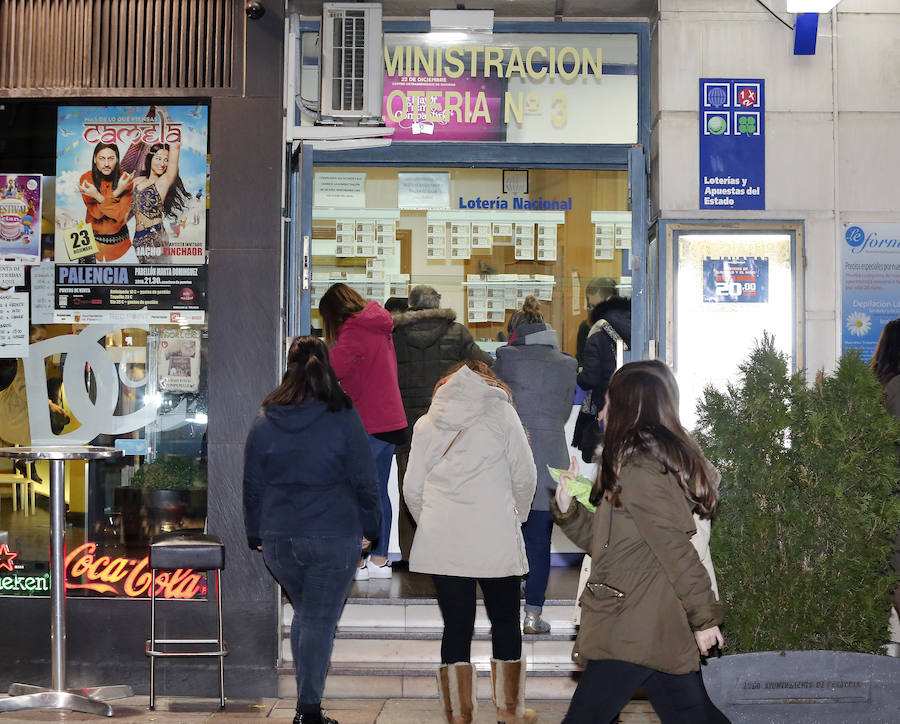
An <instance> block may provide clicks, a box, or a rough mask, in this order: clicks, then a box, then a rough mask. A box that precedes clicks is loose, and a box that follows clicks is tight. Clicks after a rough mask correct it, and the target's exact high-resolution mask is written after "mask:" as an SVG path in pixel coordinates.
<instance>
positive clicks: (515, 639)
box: [403, 361, 537, 724]
mask: <svg viewBox="0 0 900 724" xmlns="http://www.w3.org/2000/svg"><path fill="white" fill-rule="evenodd" d="M535 480H536V473H535V466H534V459H533V457H532V454H531V448H530V446H529V444H528V438H527V436H526V434H525V430H524V428H523V427H522V423H521V422H520V421H519V417H518V415H517V414H516V411H515V409H514V408H513V406H512V402H511V397H510V395H509V392H508V391H507V389H506V388H505V386H504V385H503V383H502V382H500V381H499V380H498V379H497V378H496V377H495V376H494V375H493V373H492V372H491V371H490V368H488V367H487V365H485V364H484V363H481V362H474V361H467V362H465V363H462V366H460V367H459V369H458V370H456V371H455V372H452V373H451V374H450V375H448V376H447V377H445V378H444V379H442V380H441V381H440V382H439V383H438V385H437V387H436V388H435V393H434V397H433V399H432V401H431V407H430V408H429V410H428V412H427V413H426V414H425V415H424V416H423V417H421V418H420V419H419V421H418V422H417V423H416V426H415V429H414V432H413V438H412V447H411V449H410V455H409V466H408V468H407V470H406V478H405V480H404V485H403V496H404V498H405V500H406V504H407V506H408V507H409V511H410V513H411V514H412V516H413V518H414V519H415V521H416V524H417V528H416V535H415V538H414V539H413V545H412V552H411V553H410V556H409V568H410V570H411V571H416V572H419V573H430V574H431V575H432V577H433V579H434V584H435V590H436V592H437V599H438V604H439V606H440V609H441V615H442V616H443V618H444V633H443V638H442V640H441V663H442V666H441V668H440V670H439V672H438V689H439V692H440V696H441V700H442V701H443V703H444V711H445V715H446V718H447V721H448V722H451V723H452V724H462V723H464V722H471V721H473V720H474V717H475V709H476V705H477V701H476V697H475V668H474V667H473V666H472V664H471V662H470V654H471V644H472V634H473V633H474V628H475V584H476V582H477V583H478V584H479V585H480V586H481V590H482V592H483V594H484V604H485V608H486V609H487V613H488V617H489V618H490V621H491V638H492V654H493V655H492V658H491V679H492V683H493V692H494V703H495V705H496V707H497V720H498V721H499V722H506V723H508V724H520V723H521V722H527V723H530V722H534V721H536V720H537V718H536V716H535V714H534V712H533V711H532V710H530V709H525V704H524V696H525V695H524V688H525V663H524V661H523V660H522V635H521V629H520V628H519V625H520V613H519V607H520V601H519V591H520V588H519V587H520V581H521V577H522V575H524V574H525V573H527V572H528V562H527V559H526V557H525V543H524V541H523V539H522V531H521V525H522V523H524V522H525V521H526V520H527V518H528V513H529V510H530V508H531V500H532V498H533V497H534V489H535Z"/></svg>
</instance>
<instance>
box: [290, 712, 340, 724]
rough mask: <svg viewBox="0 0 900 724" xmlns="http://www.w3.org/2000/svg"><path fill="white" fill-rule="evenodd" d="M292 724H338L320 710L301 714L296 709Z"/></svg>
mask: <svg viewBox="0 0 900 724" xmlns="http://www.w3.org/2000/svg"><path fill="white" fill-rule="evenodd" d="M293 724H339V722H338V721H337V719H332V718H331V717H330V716H328V715H327V714H326V713H325V712H324V711H322V710H321V709H319V710H318V711H311V712H310V711H304V712H301V711H300V710H299V709H298V710H297V713H296V714H294V722H293Z"/></svg>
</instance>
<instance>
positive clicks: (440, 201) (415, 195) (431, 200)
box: [397, 173, 450, 209]
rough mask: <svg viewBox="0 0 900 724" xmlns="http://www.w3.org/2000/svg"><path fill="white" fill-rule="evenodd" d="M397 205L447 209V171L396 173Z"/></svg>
mask: <svg viewBox="0 0 900 724" xmlns="http://www.w3.org/2000/svg"><path fill="white" fill-rule="evenodd" d="M397 206H398V207H399V208H401V209H449V208H450V174H449V173H398V174H397Z"/></svg>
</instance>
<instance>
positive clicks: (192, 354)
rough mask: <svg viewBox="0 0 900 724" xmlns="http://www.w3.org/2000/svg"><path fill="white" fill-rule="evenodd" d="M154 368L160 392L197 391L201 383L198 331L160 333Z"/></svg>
mask: <svg viewBox="0 0 900 724" xmlns="http://www.w3.org/2000/svg"><path fill="white" fill-rule="evenodd" d="M156 368H157V371H158V372H157V375H158V378H159V388H160V389H161V390H164V391H165V392H196V391H197V388H198V387H199V383H200V330H199V329H164V330H162V331H161V332H160V333H159V356H158V359H157V364H156Z"/></svg>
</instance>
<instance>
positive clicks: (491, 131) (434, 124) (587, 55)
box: [383, 44, 636, 142]
mask: <svg viewBox="0 0 900 724" xmlns="http://www.w3.org/2000/svg"><path fill="white" fill-rule="evenodd" d="M384 64H385V80H384V108H383V112H384V118H385V122H386V124H387V125H388V126H391V127H393V128H394V129H395V132H394V136H393V138H394V140H404V141H410V140H423V141H504V140H506V134H507V126H508V125H510V124H519V125H520V126H521V125H522V124H523V123H524V122H526V121H528V120H531V119H534V118H536V117H541V118H544V119H545V120H549V127H550V128H552V129H554V130H555V131H559V132H560V133H563V132H564V129H566V128H567V121H568V114H569V111H568V107H569V101H570V99H569V98H568V95H567V94H568V92H569V90H570V89H572V88H576V89H577V90H578V93H579V94H580V95H581V96H584V95H585V94H588V93H591V92H594V91H596V90H598V89H602V84H601V80H602V76H603V61H602V50H601V48H599V47H574V46H571V45H564V46H563V47H551V46H543V45H534V46H531V47H518V46H513V47H500V46H493V45H464V46H463V45H451V46H448V47H443V46H422V45H413V44H409V45H394V46H389V45H386V46H385V48H384ZM634 67H635V68H636V66H634ZM630 68H631V67H629V72H632V71H631V69H630ZM634 72H636V71H634ZM585 84H587V85H589V86H590V87H591V90H589V89H588V88H587V87H586V86H585ZM608 92H614V91H613V89H612V88H610V89H608ZM571 100H574V98H573V99H571ZM608 101H609V102H614V101H613V99H612V96H610V98H609V99H608ZM615 102H618V104H619V105H621V103H622V102H623V98H622V97H616V101H615ZM544 140H545V142H548V141H551V139H544ZM565 142H572V141H571V140H568V141H565ZM596 142H602V139H596Z"/></svg>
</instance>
